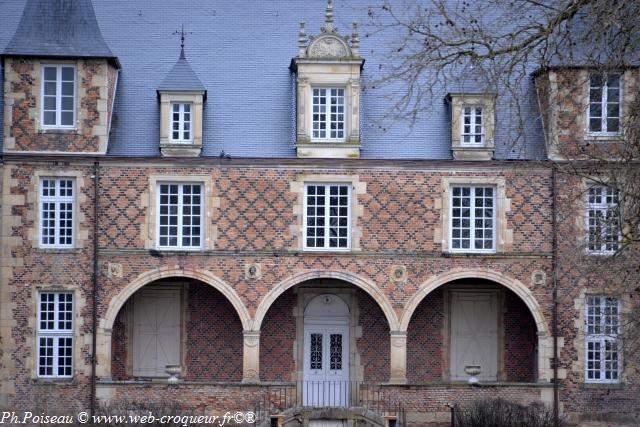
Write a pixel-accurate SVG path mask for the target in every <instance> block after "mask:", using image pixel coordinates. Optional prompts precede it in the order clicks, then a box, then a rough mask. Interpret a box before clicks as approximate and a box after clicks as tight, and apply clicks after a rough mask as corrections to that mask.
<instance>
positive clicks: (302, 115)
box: [296, 58, 362, 158]
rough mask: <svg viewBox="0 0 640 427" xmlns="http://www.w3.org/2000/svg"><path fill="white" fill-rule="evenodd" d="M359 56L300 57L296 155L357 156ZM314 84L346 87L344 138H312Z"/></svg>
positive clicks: (358, 137)
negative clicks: (349, 58) (336, 57)
mask: <svg viewBox="0 0 640 427" xmlns="http://www.w3.org/2000/svg"><path fill="white" fill-rule="evenodd" d="M361 65H362V61H361V60H335V59H326V58H299V59H297V60H296V66H297V79H296V83H297V93H296V106H297V108H296V116H297V117H296V128H297V131H296V133H297V135H296V147H297V156H298V157H309V158H318V157H319V158H358V157H360V68H361ZM313 88H344V89H345V109H344V113H345V119H344V122H345V138H344V141H326V142H324V141H312V128H313Z"/></svg>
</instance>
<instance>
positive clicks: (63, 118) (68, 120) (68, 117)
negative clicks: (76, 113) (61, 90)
mask: <svg viewBox="0 0 640 427" xmlns="http://www.w3.org/2000/svg"><path fill="white" fill-rule="evenodd" d="M60 124H61V125H62V126H73V112H72V111H63V112H62V113H61V114H60Z"/></svg>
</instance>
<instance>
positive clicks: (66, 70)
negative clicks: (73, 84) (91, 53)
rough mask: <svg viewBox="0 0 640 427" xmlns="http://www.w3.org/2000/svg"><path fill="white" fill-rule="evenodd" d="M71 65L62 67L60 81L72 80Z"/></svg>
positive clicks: (73, 78)
mask: <svg viewBox="0 0 640 427" xmlns="http://www.w3.org/2000/svg"><path fill="white" fill-rule="evenodd" d="M74 80H75V77H74V72H73V67H62V81H74Z"/></svg>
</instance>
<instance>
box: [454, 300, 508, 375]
mask: <svg viewBox="0 0 640 427" xmlns="http://www.w3.org/2000/svg"><path fill="white" fill-rule="evenodd" d="M497 303H498V298H497V293H496V292H491V291H487V292H452V294H451V379H452V380H454V381H467V380H468V379H469V374H467V373H466V372H465V367H466V366H471V365H476V366H480V369H481V371H480V375H477V377H478V379H480V380H481V381H496V380H497V369H498V355H497V352H498V309H497Z"/></svg>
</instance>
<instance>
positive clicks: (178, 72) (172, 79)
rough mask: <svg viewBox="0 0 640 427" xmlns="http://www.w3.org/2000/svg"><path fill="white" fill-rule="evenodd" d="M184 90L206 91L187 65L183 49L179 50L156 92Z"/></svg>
mask: <svg viewBox="0 0 640 427" xmlns="http://www.w3.org/2000/svg"><path fill="white" fill-rule="evenodd" d="M171 91H176V92H178V91H186V92H206V91H207V90H206V89H205V87H204V85H203V84H202V82H201V81H200V79H199V78H198V76H197V75H196V73H195V72H194V71H193V69H192V68H191V65H189V61H187V58H186V57H185V54H184V49H182V50H181V51H180V57H179V58H178V61H177V62H176V65H174V66H173V68H172V69H171V71H169V74H167V77H165V78H164V80H163V81H162V83H160V86H158V92H171Z"/></svg>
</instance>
